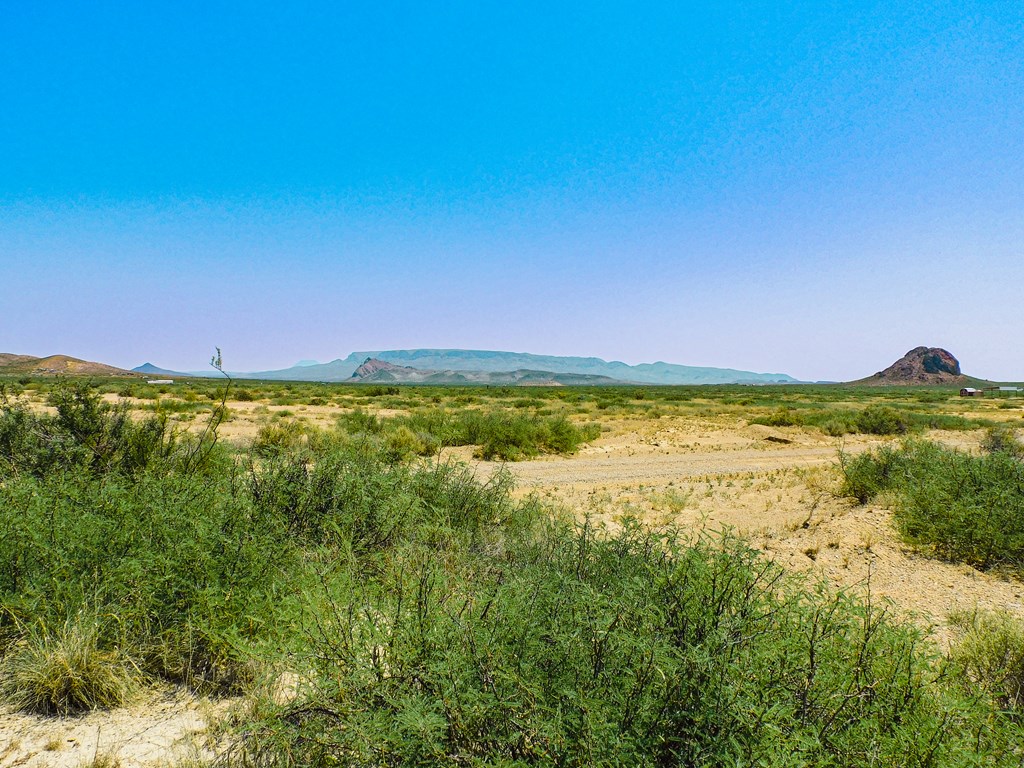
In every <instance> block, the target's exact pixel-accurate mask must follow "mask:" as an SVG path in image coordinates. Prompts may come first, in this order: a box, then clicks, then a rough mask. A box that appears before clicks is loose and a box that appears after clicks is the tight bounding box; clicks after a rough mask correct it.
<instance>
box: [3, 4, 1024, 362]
mask: <svg viewBox="0 0 1024 768" xmlns="http://www.w3.org/2000/svg"><path fill="white" fill-rule="evenodd" d="M0 7H2V10H3V18H4V21H3V23H2V24H0V105H3V108H2V109H0V310H2V311H3V317H4V322H3V323H2V324H0V351H9V352H18V353H25V354H36V355H45V354H52V353H58V352H59V353H65V354H72V355H75V356H78V357H86V358H90V359H97V360H102V361H104V362H109V363H113V364H116V365H123V366H133V365H137V364H139V363H141V362H144V361H147V360H152V361H153V362H156V363H158V364H161V365H165V366H168V367H177V368H196V367H200V366H202V365H203V364H204V362H205V361H206V360H208V359H209V355H210V353H211V352H212V350H213V347H214V346H215V345H217V346H220V347H221V348H222V349H223V350H224V355H225V361H226V363H227V364H228V366H229V367H231V368H233V369H236V370H239V369H249V370H252V369H261V368H272V367H283V366H286V365H289V364H291V363H293V362H294V361H296V360H298V359H300V358H314V359H319V360H329V359H332V358H335V357H338V356H344V355H346V354H348V353H349V352H351V351H353V350H359V349H380V348H408V347H459V348H485V349H507V350H514V351H530V352H537V353H545V354H576V355H595V356H599V357H604V358H606V359H618V360H623V361H626V362H630V363H637V362H650V361H654V360H666V361H669V362H676V363H683V364H691V365H718V366H728V367H737V368H744V369H749V370H758V371H781V372H786V373H789V374H791V375H794V376H797V377H800V378H806V379H849V378H856V377H860V376H863V375H867V374H870V373H873V372H874V371H876V370H879V369H880V368H882V367H884V366H886V365H888V364H889V363H890V362H892V361H893V360H894V359H896V358H897V357H898V356H899V355H901V354H903V353H904V352H905V351H907V350H908V349H910V348H911V347H914V346H917V345H921V344H924V345H929V346H932V345H935V346H943V347H946V348H947V349H949V350H950V351H952V352H953V353H954V354H955V355H957V356H958V357H959V358H960V360H961V363H962V365H963V367H964V369H965V371H967V372H968V373H972V374H975V375H980V376H986V377H991V378H997V379H1006V380H1021V379H1024V354H1022V353H1024V343H1022V338H1024V315H1022V306H1024V302H1022V298H1024V98H1022V96H1021V94H1024V5H1022V4H1021V2H1020V1H1019V0H1005V1H1004V2H999V0H995V1H989V2H969V1H966V2H965V1H961V2H928V3H900V2H885V3H871V2H850V3H847V2H820V1H819V2H807V3H801V2H793V3H767V2H764V3H754V2H722V3H707V4H690V3H684V2H673V3H663V4H659V3H649V4H636V3H601V2H593V3H587V4H582V3H580V4H558V3H543V4H542V3H518V4H514V3H481V2H473V3H470V2H465V3H458V2H455V3H423V4H411V3H373V4H362V5H361V6H359V7H356V6H355V4H345V3H337V2H332V3H269V2H268V3H260V2H249V3H217V2H203V3H198V2H197V3H188V2H181V3H174V4H165V5H162V6H158V5H157V4H151V3H128V2H124V3H116V2H97V3H88V4H80V3H70V2H67V3H59V2H54V3H44V2H40V3H15V2H6V3H2V6H0Z"/></svg>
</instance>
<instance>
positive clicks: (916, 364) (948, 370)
mask: <svg viewBox="0 0 1024 768" xmlns="http://www.w3.org/2000/svg"><path fill="white" fill-rule="evenodd" d="M972 381H974V379H971V378H970V377H968V376H964V375H963V374H962V373H961V372H960V361H959V360H957V359H956V358H955V357H953V355H951V354H950V353H949V352H947V351H946V350H944V349H940V348H938V347H914V349H912V350H910V351H909V352H907V354H905V355H904V356H903V357H901V358H900V359H899V360H897V361H896V362H895V363H893V364H892V365H890V366H889V367H888V368H886V369H885V370H884V371H879V372H878V373H876V374H875V375H874V376H869V377H868V378H866V379H860V380H859V381H855V382H851V383H853V384H878V385H880V386H889V385H904V384H905V385H911V384H917V385H921V384H957V385H960V384H968V383H970V382H972Z"/></svg>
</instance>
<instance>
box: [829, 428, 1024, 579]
mask: <svg viewBox="0 0 1024 768" xmlns="http://www.w3.org/2000/svg"><path fill="white" fill-rule="evenodd" d="M843 471H844V475H845V480H844V484H843V493H844V494H846V495H849V496H853V497H854V498H856V499H857V500H858V501H861V502H865V501H867V500H869V499H870V498H872V497H873V496H874V495H876V494H877V493H879V492H881V491H885V490H889V491H892V492H894V493H895V494H896V504H895V507H894V509H893V516H894V520H895V522H896V525H897V527H898V528H899V530H900V533H901V534H902V535H903V537H904V538H905V539H906V540H907V541H909V542H910V543H912V544H915V545H917V546H919V547H921V548H922V549H925V550H927V551H930V552H932V553H934V554H935V555H937V556H938V557H941V558H945V559H949V560H955V561H960V562H965V563H968V564H970V565H973V566H976V567H978V568H991V567H993V566H997V565H998V566H1005V567H1008V568H1011V569H1014V570H1020V569H1021V568H1024V462H1021V461H1020V460H1019V459H1017V458H1015V457H1014V456H1013V455H1012V454H1011V453H1008V452H1006V451H997V452H995V453H991V454H988V455H983V456H971V455H969V454H966V453H963V452H960V451H957V450H954V449H951V448H946V447H944V446H941V445H938V444H935V443H930V442H924V441H915V442H908V443H905V444H904V445H903V446H902V447H900V448H899V449H895V448H889V447H883V448H881V449H879V450H877V451H874V452H869V453H864V454H861V455H860V456H857V457H855V458H854V459H851V460H848V461H846V460H844V461H843Z"/></svg>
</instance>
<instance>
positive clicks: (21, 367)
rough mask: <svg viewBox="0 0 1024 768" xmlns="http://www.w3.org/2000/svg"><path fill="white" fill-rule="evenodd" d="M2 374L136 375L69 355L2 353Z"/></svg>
mask: <svg viewBox="0 0 1024 768" xmlns="http://www.w3.org/2000/svg"><path fill="white" fill-rule="evenodd" d="M0 375H5V376H135V374H134V373H132V372H131V371H126V370H124V369H123V368H115V367H114V366H112V365H105V364H104V363H93V362H90V361H89V360H80V359H78V358H77V357H69V356H68V355H50V356H49V357H33V356H31V355H12V354H8V353H0Z"/></svg>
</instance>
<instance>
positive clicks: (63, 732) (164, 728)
mask: <svg viewBox="0 0 1024 768" xmlns="http://www.w3.org/2000/svg"><path fill="white" fill-rule="evenodd" d="M226 706H227V705H226V704H224V703H213V702H210V701H208V700H200V699H196V698H194V697H192V696H189V695H188V694H186V693H183V692H181V691H161V692H155V693H149V694H148V695H146V696H143V697H140V698H139V699H138V700H137V701H136V702H134V703H133V704H132V705H131V706H130V707H125V708H123V709H117V710H113V711H110V712H91V713H89V714H86V715H82V716H78V717H71V718H56V717H52V718H50V717H36V716H32V715H25V714H21V713H18V712H12V711H11V710H10V709H5V708H0V768H14V766H24V767H25V768H43V766H46V768H77V767H78V766H87V765H92V764H94V763H95V764H106V765H110V766H113V765H118V766H121V768H130V766H171V765H182V764H186V763H187V762H190V761H198V760H202V759H208V758H210V757H212V755H213V750H212V746H211V744H210V743H209V742H208V726H209V724H210V723H212V722H216V721H217V720H218V719H219V718H220V717H222V716H223V715H224V713H225V710H226ZM104 760H105V761H107V762H106V763H104V762H103V761H104Z"/></svg>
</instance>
